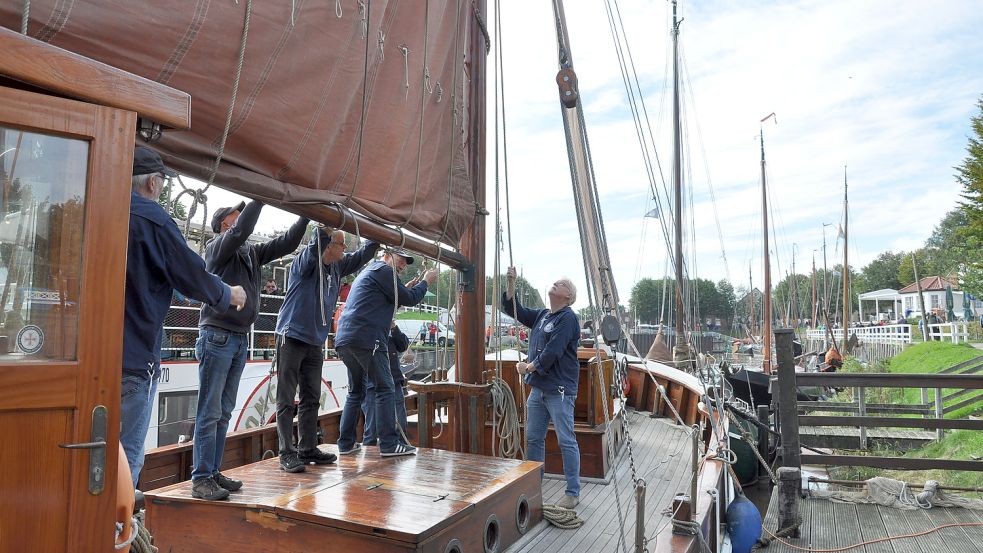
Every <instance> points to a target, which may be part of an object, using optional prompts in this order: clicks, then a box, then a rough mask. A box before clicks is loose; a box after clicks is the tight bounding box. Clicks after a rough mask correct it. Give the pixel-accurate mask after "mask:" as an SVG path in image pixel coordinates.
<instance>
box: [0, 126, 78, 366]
mask: <svg viewBox="0 0 983 553" xmlns="http://www.w3.org/2000/svg"><path fill="white" fill-rule="evenodd" d="M88 165H89V143H88V142H86V141H84V140H77V139H71V138H63V137H59V136H52V135H45V134H40V133H34V132H28V131H22V130H19V129H13V128H9V127H3V126H0V311H2V312H0V359H6V360H15V359H31V360H36V359H47V360H74V359H75V358H76V350H77V343H78V314H79V305H78V303H79V293H80V290H81V277H82V223H83V221H84V207H85V187H86V180H87V175H88Z"/></svg>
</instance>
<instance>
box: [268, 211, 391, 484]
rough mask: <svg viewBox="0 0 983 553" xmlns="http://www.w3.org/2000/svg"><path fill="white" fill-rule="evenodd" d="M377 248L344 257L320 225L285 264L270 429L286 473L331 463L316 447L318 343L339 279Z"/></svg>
mask: <svg viewBox="0 0 983 553" xmlns="http://www.w3.org/2000/svg"><path fill="white" fill-rule="evenodd" d="M378 249H379V243H378V242H374V241H372V240H366V242H365V244H364V245H363V246H362V247H361V249H359V250H358V251H357V252H354V253H349V254H346V253H345V233H344V232H342V231H340V230H335V231H332V230H330V229H326V228H323V227H321V228H318V229H317V230H316V231H315V234H314V236H313V237H312V238H311V242H310V244H308V245H307V247H306V248H304V249H303V250H302V251H301V252H300V254H299V255H298V256H297V257H296V258H294V260H293V262H292V263H291V264H290V279H289V280H288V281H287V282H288V284H287V295H286V297H284V299H283V306H282V307H280V316H279V318H278V319H277V324H276V333H277V334H278V335H279V336H280V337H282V342H281V344H280V348H279V350H278V352H277V359H278V379H279V380H278V382H277V389H276V430H277V434H278V435H279V437H280V468H281V469H283V470H285V471H287V472H303V471H304V465H305V464H307V463H315V464H319V465H322V464H328V463H333V462H335V460H336V457H335V456H334V454H331V453H326V452H324V451H321V450H320V449H318V448H317V411H318V407H319V406H320V398H321V366H322V364H323V363H324V342H325V340H327V339H328V332H330V330H331V323H332V322H333V321H332V315H333V314H334V309H335V304H336V303H337V302H338V293H339V291H340V290H341V279H342V277H344V276H346V275H350V274H352V273H354V272H355V271H357V270H359V269H361V268H362V266H363V265H365V264H366V263H368V262H369V261H370V260H371V259H372V257H373V256H374V255H375V252H376V251H377V250H378ZM298 385H299V387H300V405H299V406H298V409H297V434H298V437H299V441H298V444H297V445H298V447H294V443H293V425H294V394H295V393H297V388H298ZM298 449H299V452H298Z"/></svg>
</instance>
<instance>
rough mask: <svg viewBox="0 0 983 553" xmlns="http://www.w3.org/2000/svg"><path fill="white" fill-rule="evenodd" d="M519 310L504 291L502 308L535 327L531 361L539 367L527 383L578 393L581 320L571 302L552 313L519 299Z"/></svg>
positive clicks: (545, 388) (516, 303)
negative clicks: (528, 304) (561, 388)
mask: <svg viewBox="0 0 983 553" xmlns="http://www.w3.org/2000/svg"><path fill="white" fill-rule="evenodd" d="M515 307H516V311H518V314H514V313H512V300H511V299H508V298H507V297H506V296H505V294H504V293H503V294H502V311H504V312H505V314H506V315H509V316H510V317H515V318H516V319H517V320H518V321H519V322H521V323H522V324H524V325H526V326H528V327H529V328H530V329H532V335H531V336H530V337H529V359H528V360H527V361H528V362H529V363H532V364H534V365H535V366H536V370H535V371H533V372H531V373H529V374H528V375H526V383H527V384H529V385H530V386H535V387H537V388H539V389H540V390H542V391H544V392H556V391H557V387H558V386H563V393H565V394H572V395H577V381H578V378H579V377H580V362H579V361H577V345H578V344H579V342H580V322H579V321H578V320H577V315H576V314H575V313H574V312H573V309H570V307H569V306H567V307H564V308H563V309H561V310H559V311H557V312H556V313H550V310H549V309H529V308H528V307H523V306H522V304H521V303H519V299H518V298H516V299H515Z"/></svg>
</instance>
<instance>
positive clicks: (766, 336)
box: [760, 113, 775, 374]
mask: <svg viewBox="0 0 983 553" xmlns="http://www.w3.org/2000/svg"><path fill="white" fill-rule="evenodd" d="M774 116H775V114H774V113H772V114H770V115H768V116H767V117H765V118H764V119H762V120H761V135H760V138H761V225H762V235H763V237H764V238H763V240H764V261H765V266H764V273H765V275H764V280H765V284H764V286H765V288H764V304H763V305H762V308H761V315H762V319H764V328H763V329H762V339H763V342H764V347H763V348H762V350H761V354H762V356H764V360H763V361H762V365H761V368H762V369H763V370H764V373H765V374H771V258H770V257H769V256H768V181H767V177H766V176H765V129H764V122H765V121H767V120H768V119H771V118H772V117H774Z"/></svg>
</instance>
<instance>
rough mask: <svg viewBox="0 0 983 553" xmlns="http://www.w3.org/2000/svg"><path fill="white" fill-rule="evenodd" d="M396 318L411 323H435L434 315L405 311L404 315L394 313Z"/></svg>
mask: <svg viewBox="0 0 983 553" xmlns="http://www.w3.org/2000/svg"><path fill="white" fill-rule="evenodd" d="M396 318H397V319H400V320H404V319H406V320H411V321H436V320H437V314H436V313H422V312H420V311H407V312H405V313H396Z"/></svg>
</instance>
